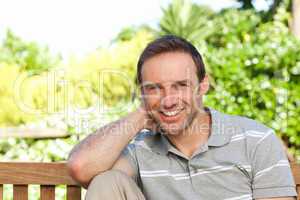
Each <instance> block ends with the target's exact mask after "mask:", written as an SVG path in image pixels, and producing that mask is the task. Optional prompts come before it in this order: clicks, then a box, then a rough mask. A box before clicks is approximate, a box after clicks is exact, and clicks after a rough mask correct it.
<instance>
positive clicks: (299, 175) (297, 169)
mask: <svg viewBox="0 0 300 200" xmlns="http://www.w3.org/2000/svg"><path fill="white" fill-rule="evenodd" d="M291 168H292V172H293V177H294V181H295V184H296V189H297V193H298V197H297V200H300V164H296V163H291Z"/></svg>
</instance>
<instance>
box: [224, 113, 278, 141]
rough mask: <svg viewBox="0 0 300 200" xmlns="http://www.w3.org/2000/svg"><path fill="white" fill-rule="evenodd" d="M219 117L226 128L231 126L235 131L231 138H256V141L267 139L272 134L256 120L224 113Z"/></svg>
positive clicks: (271, 130) (271, 131)
mask: <svg viewBox="0 0 300 200" xmlns="http://www.w3.org/2000/svg"><path fill="white" fill-rule="evenodd" d="M220 116H221V118H222V119H223V122H224V123H225V124H226V125H227V126H231V127H233V129H234V130H235V131H234V134H233V137H237V136H240V135H242V136H244V137H247V138H248V137H250V138H253V139H255V138H256V140H258V139H260V138H264V137H267V136H268V135H270V134H274V130H273V129H272V128H270V127H268V126H266V125H265V124H263V123H261V122H259V121H257V120H254V119H251V118H248V117H245V116H240V115H231V114H224V113H220Z"/></svg>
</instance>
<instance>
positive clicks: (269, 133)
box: [256, 131, 272, 145]
mask: <svg viewBox="0 0 300 200" xmlns="http://www.w3.org/2000/svg"><path fill="white" fill-rule="evenodd" d="M271 134H272V131H269V132H268V134H266V135H265V136H264V137H262V138H261V139H260V140H259V141H258V142H257V143H256V145H258V144H259V143H261V142H262V141H263V140H264V139H265V138H266V137H268V136H269V135H271Z"/></svg>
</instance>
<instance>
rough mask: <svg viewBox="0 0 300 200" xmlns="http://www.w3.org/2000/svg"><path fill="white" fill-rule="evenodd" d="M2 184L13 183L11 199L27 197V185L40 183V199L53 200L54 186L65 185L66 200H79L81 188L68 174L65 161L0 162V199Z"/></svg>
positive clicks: (19, 199)
mask: <svg viewBox="0 0 300 200" xmlns="http://www.w3.org/2000/svg"><path fill="white" fill-rule="evenodd" d="M3 184H13V200H27V199H28V185H32V184H36V185H40V194H41V196H40V199H41V200H54V199H55V186H56V185H66V188H67V200H81V188H80V186H78V185H77V184H76V182H75V181H74V180H73V179H72V178H71V177H70V176H69V175H68V172H67V168H66V165H65V163H63V162H62V163H28V162H26V163H24V162H0V200H2V199H3Z"/></svg>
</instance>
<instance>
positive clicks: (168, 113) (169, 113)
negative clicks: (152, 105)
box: [159, 108, 183, 117]
mask: <svg viewBox="0 0 300 200" xmlns="http://www.w3.org/2000/svg"><path fill="white" fill-rule="evenodd" d="M182 110H183V108H179V109H176V110H172V111H166V110H160V111H159V112H160V113H161V114H163V115H164V116H167V117H173V116H176V115H178V114H179V113H180V112H181V111H182Z"/></svg>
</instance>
